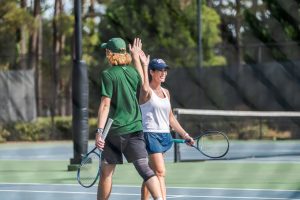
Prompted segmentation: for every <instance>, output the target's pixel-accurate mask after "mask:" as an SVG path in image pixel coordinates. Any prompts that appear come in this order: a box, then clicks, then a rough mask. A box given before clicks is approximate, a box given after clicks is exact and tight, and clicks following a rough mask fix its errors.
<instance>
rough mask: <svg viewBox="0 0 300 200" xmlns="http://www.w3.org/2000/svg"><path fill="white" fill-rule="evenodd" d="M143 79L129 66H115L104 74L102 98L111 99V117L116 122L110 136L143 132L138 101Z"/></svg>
mask: <svg viewBox="0 0 300 200" xmlns="http://www.w3.org/2000/svg"><path fill="white" fill-rule="evenodd" d="M140 82H141V79H140V76H139V74H138V72H137V70H136V69H135V68H134V67H132V66H129V65H126V66H113V67H110V68H109V69H107V70H104V71H103V72H102V85H101V96H107V97H109V98H110V99H111V103H110V110H109V117H110V118H112V119H113V120H114V122H113V124H112V126H111V128H110V134H115V135H124V134H128V133H133V132H136V131H141V130H143V128H142V116H141V111H140V108H139V104H138V100H137V91H138V86H139V85H140Z"/></svg>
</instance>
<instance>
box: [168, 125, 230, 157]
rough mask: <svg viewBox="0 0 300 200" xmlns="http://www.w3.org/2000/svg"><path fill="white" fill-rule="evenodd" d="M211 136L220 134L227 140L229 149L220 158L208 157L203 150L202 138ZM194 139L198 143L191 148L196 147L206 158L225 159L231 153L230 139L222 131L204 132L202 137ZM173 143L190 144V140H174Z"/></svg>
mask: <svg viewBox="0 0 300 200" xmlns="http://www.w3.org/2000/svg"><path fill="white" fill-rule="evenodd" d="M211 134H219V135H222V136H223V137H224V138H225V141H226V143H227V148H226V150H225V151H224V152H223V153H222V154H221V155H219V156H211V155H208V154H206V153H205V152H203V151H202V150H201V144H200V140H201V138H202V137H203V136H206V135H211ZM193 139H194V141H195V142H196V143H197V146H195V145H190V146H192V147H194V148H195V149H197V150H198V151H199V152H200V153H202V154H203V155H204V156H206V157H209V158H222V157H224V156H225V155H226V154H227V153H228V151H229V139H228V137H227V135H226V134H225V133H223V132H221V131H204V132H201V135H200V136H198V137H195V138H193ZM173 142H175V143H188V142H189V140H185V139H173Z"/></svg>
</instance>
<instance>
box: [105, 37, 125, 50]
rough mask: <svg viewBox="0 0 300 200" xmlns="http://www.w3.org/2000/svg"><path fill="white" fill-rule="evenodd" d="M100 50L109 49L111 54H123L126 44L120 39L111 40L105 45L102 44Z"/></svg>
mask: <svg viewBox="0 0 300 200" xmlns="http://www.w3.org/2000/svg"><path fill="white" fill-rule="evenodd" d="M101 48H103V49H109V50H110V51H112V52H113V53H125V52H126V43H125V41H124V40H123V39H122V38H111V39H110V40H108V42H107V43H102V44H101Z"/></svg>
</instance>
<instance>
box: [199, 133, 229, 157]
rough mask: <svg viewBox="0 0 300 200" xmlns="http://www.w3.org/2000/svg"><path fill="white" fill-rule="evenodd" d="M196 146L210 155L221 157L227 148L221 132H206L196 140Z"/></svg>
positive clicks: (226, 142)
mask: <svg viewBox="0 0 300 200" xmlns="http://www.w3.org/2000/svg"><path fill="white" fill-rule="evenodd" d="M197 145H198V148H199V149H200V151H202V152H203V153H204V154H206V155H208V156H210V157H221V156H222V155H224V153H226V151H227V149H228V141H227V139H226V138H225V136H223V135H221V134H207V135H204V136H202V137H201V138H200V139H199V140H198V142H197Z"/></svg>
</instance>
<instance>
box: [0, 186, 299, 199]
mask: <svg viewBox="0 0 300 200" xmlns="http://www.w3.org/2000/svg"><path fill="white" fill-rule="evenodd" d="M139 189H140V188H139V187H138V186H126V185H115V186H114V187H113V191H112V195H111V198H110V199H111V200H119V199H130V200H131V199H132V200H138V199H140V193H139ZM96 192H97V188H96V187H92V188H90V189H85V188H82V187H80V186H78V185H67V184H0V194H1V199H3V200H9V199H14V200H17V199H18V200H21V199H43V200H53V199H60V200H69V199H70V200H71V199H72V200H86V199H96ZM167 193H168V196H167V199H176V200H187V199H209V200H218V199H253V200H258V199H260V200H261V199H266V200H271V199H278V200H279V199H294V200H296V199H300V191H297V190H294V191H293V190H259V189H257V190H255V189H229V188H227V189H226V188H186V187H169V188H168V190H167Z"/></svg>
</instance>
